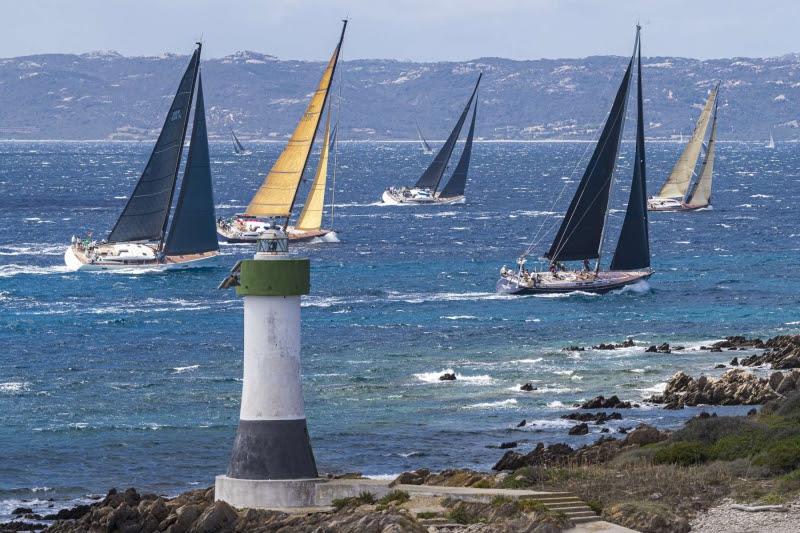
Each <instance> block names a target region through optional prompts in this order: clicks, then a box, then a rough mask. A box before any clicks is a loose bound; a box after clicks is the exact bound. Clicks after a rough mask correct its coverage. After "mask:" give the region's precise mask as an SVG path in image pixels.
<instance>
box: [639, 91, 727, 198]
mask: <svg viewBox="0 0 800 533" xmlns="http://www.w3.org/2000/svg"><path fill="white" fill-rule="evenodd" d="M718 92H719V83H718V84H717V86H716V87H714V89H713V90H712V91H711V93H710V94H709V95H708V99H707V100H706V104H705V106H703V111H702V112H701V113H700V118H698V119H697V125H696V126H695V128H694V132H693V133H692V137H691V139H689V142H688V143H687V144H686V147H685V148H684V149H683V152H681V155H680V157H679V158H678V161H677V162H676V163H675V166H674V167H673V168H672V172H671V173H670V175H669V177H668V178H667V181H666V182H665V183H664V185H663V186H662V187H661V190H660V191H659V193H658V195H657V196H653V197H651V198H649V199H648V200H647V210H648V211H693V210H696V209H702V208H705V207H708V206H709V205H711V180H712V176H713V172H714V151H715V145H716V142H717V93H718ZM709 122H711V133H710V135H709V137H708V144H707V145H704V144H703V141H704V140H705V137H706V131H707V130H708V125H709ZM704 146H705V147H706V156H705V159H704V160H703V163H702V166H701V170H700V176H699V177H698V178H697V181H696V182H695V184H694V186H692V187H691V190H690V185H691V183H692V178H693V177H694V175H695V172H694V169H695V166H696V165H697V160H698V159H699V158H700V152H701V150H702V149H703V147H704Z"/></svg>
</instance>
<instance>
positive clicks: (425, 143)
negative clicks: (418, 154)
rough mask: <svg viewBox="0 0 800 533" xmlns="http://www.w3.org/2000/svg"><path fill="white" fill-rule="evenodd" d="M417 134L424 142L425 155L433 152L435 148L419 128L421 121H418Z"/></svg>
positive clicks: (423, 150)
mask: <svg viewBox="0 0 800 533" xmlns="http://www.w3.org/2000/svg"><path fill="white" fill-rule="evenodd" d="M416 124H417V136H418V137H419V142H420V143H421V144H422V153H423V154H425V155H431V154H433V148H431V145H430V144H428V141H426V140H425V137H423V135H422V130H421V129H419V123H418V122H417V123H416Z"/></svg>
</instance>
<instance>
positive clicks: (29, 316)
mask: <svg viewBox="0 0 800 533" xmlns="http://www.w3.org/2000/svg"><path fill="white" fill-rule="evenodd" d="M254 148H255V153H254V155H252V156H250V157H245V158H239V157H235V156H233V155H232V154H230V153H229V151H230V148H229V146H228V144H227V143H225V144H218V145H212V167H213V168H212V170H213V173H214V177H215V190H216V198H217V204H218V212H219V214H232V213H234V212H236V211H238V210H241V209H242V207H243V206H244V205H245V204H246V201H247V199H248V198H249V196H250V194H251V193H252V191H253V190H254V189H255V187H256V186H257V184H258V183H260V181H261V179H262V178H263V175H264V172H265V170H266V169H267V168H268V166H269V164H270V163H271V162H272V161H273V160H274V158H275V156H276V155H277V153H278V150H279V148H280V147H279V146H278V145H275V144H261V145H254ZM631 149H632V145H631V144H626V145H625V146H624V151H625V155H626V156H627V158H628V159H627V160H623V161H622V163H623V168H622V169H621V170H620V173H619V175H620V176H625V177H626V178H625V179H626V180H627V176H629V170H628V167H627V166H626V163H627V161H629V160H630V157H631V154H630V151H631ZM149 150H150V146H149V145H147V144H124V143H113V144H112V143H0V309H2V313H0V346H2V350H0V362H2V364H1V365H0V422H1V423H0V515H3V514H5V513H7V512H8V511H9V510H10V508H11V507H13V506H15V505H16V503H18V501H19V500H20V499H35V500H36V502H39V503H38V504H37V505H39V506H40V507H44V506H47V505H49V504H48V503H47V499H49V498H55V499H56V500H57V501H56V502H55V504H54V505H56V506H58V505H62V502H63V501H64V500H65V499H69V498H81V497H84V496H86V495H87V494H91V493H97V492H102V491H105V490H106V489H107V488H109V487H111V486H119V487H123V486H129V485H135V486H137V487H139V488H143V489H148V490H157V491H164V492H175V491H179V490H185V489H187V488H190V487H192V486H194V485H203V486H206V485H209V484H211V483H212V480H213V476H214V475H215V474H218V473H223V472H224V471H225V469H226V464H227V460H228V453H229V451H230V446H231V443H232V440H233V435H234V430H235V425H236V422H237V420H238V399H239V393H240V387H241V381H240V378H241V371H242V355H241V344H242V323H241V320H242V313H241V301H240V300H239V299H237V298H236V297H235V296H234V294H233V292H232V291H219V290H216V289H215V287H216V285H217V284H218V282H219V281H220V280H221V279H222V278H223V277H224V275H225V274H226V273H227V271H228V269H229V267H230V266H231V265H232V264H233V262H234V261H235V260H236V259H238V258H241V257H244V256H245V255H247V254H249V253H251V250H250V249H249V248H248V247H247V246H223V247H222V252H223V255H222V256H221V257H219V258H218V259H215V260H214V261H213V262H211V263H210V264H209V266H208V267H206V268H202V269H198V270H195V271H188V272H174V273H147V274H139V275H133V274H109V273H99V274H77V273H69V272H66V270H65V268H64V267H63V260H62V253H63V249H64V246H65V244H66V243H67V242H69V238H70V236H71V235H72V234H73V233H82V232H85V231H86V230H87V229H93V230H94V231H95V232H96V234H98V235H103V234H105V233H106V232H107V231H108V229H109V228H110V227H111V225H112V224H113V222H114V220H115V218H116V216H117V214H118V212H119V211H120V209H121V208H122V206H123V204H124V201H125V200H124V197H125V196H126V195H127V194H129V192H130V190H131V188H132V184H133V182H134V181H135V180H136V179H137V178H138V175H139V172H140V170H141V168H142V166H143V165H144V163H145V159H146V157H147V155H148V153H149ZM585 150H586V145H585V144H526V143H508V144H478V145H476V147H475V150H474V154H473V166H472V169H471V178H470V183H469V189H468V195H469V200H468V202H467V203H466V205H451V206H443V207H441V208H420V207H382V206H379V205H376V201H377V200H378V199H379V197H380V193H381V192H382V190H383V189H384V188H385V187H386V186H389V185H398V184H410V183H412V182H413V180H415V179H416V177H417V176H418V174H419V173H420V172H421V170H422V169H423V166H424V164H425V161H426V159H427V158H426V157H425V156H423V155H422V154H421V153H419V149H418V147H417V145H416V144H343V145H341V153H340V156H339V161H340V164H341V168H340V171H339V173H338V176H337V186H338V189H339V192H338V193H337V197H336V203H337V204H338V207H337V208H336V228H337V229H338V230H339V237H340V239H341V243H339V244H317V245H314V244H310V245H305V246H303V247H298V249H299V251H301V252H302V253H305V254H307V255H308V256H310V257H311V258H312V260H313V261H312V269H313V272H312V283H313V289H312V294H311V295H310V296H309V297H307V298H305V299H304V302H303V306H304V307H303V358H304V384H305V394H306V400H307V414H308V418H309V424H310V431H311V434H312V438H313V443H314V447H315V452H316V456H317V461H318V464H319V466H320V469H321V470H322V471H362V472H365V473H367V474H372V475H381V474H383V475H388V474H394V473H397V472H400V471H402V470H404V469H408V468H414V467H420V466H429V467H432V468H442V467H456V466H462V467H473V468H484V469H485V468H488V467H490V466H491V464H492V463H493V462H494V461H495V460H496V459H497V458H498V457H499V456H500V455H501V452H500V450H497V449H494V448H490V447H491V446H496V445H497V444H499V443H500V442H502V441H507V440H519V441H524V440H527V441H528V444H527V445H532V443H535V442H537V441H539V440H543V441H548V442H553V441H567V442H570V443H573V444H582V443H586V442H589V441H591V440H593V439H595V438H596V437H597V434H596V433H592V434H590V435H589V436H586V437H567V436H566V432H567V428H568V427H569V426H570V424H568V423H566V422H563V421H561V420H559V418H558V417H559V415H560V414H563V413H564V412H566V410H567V408H568V407H569V406H570V405H571V404H572V403H573V402H575V401H577V400H580V399H584V398H589V397H592V396H595V395H597V394H600V393H604V394H608V393H616V394H618V395H620V396H621V397H623V398H625V399H632V400H641V399H642V398H644V397H645V396H648V395H649V394H651V393H652V391H655V390H658V387H659V386H660V385H661V384H663V383H664V381H665V380H666V379H667V378H668V377H669V376H670V375H671V374H672V373H673V372H675V371H676V370H678V369H685V370H687V371H690V372H695V373H697V372H700V371H708V373H709V374H711V375H713V374H715V373H718V372H720V371H713V370H712V371H709V368H710V367H712V366H713V364H714V363H718V362H724V361H727V360H728V359H730V357H731V354H718V353H717V354H710V353H707V352H698V351H693V350H691V348H696V347H697V346H699V345H700V344H702V343H704V342H706V343H707V342H709V341H711V340H713V339H718V338H720V337H722V336H724V335H727V334H752V335H761V336H765V335H774V334H778V333H786V332H793V331H796V330H797V329H798V324H800V311H798V305H797V304H798V300H799V298H798V294H800V279H798V276H797V264H798V259H800V253H799V252H798V249H799V248H800V229H798V209H797V207H796V205H797V203H798V200H799V199H800V198H799V197H800V188H798V178H799V177H800V158H798V155H797V154H798V150H797V148H796V145H793V144H791V145H779V146H778V148H777V149H776V150H774V151H769V150H766V149H764V148H763V147H760V146H755V145H743V144H719V145H718V161H717V169H718V171H717V181H716V184H715V195H714V208H713V209H711V210H707V211H702V212H696V213H688V214H687V213H683V214H663V213H662V214H654V215H652V218H651V222H652V223H651V240H652V246H651V247H652V250H653V265H654V267H655V269H656V270H657V273H656V275H654V276H653V277H652V278H651V280H650V282H649V285H641V286H637V287H634V288H630V289H628V290H624V291H619V292H617V293H612V294H609V295H606V296H602V297H598V296H588V295H581V294H575V295H570V296H562V297H558V298H544V297H526V298H519V297H504V296H498V295H496V294H495V293H494V283H495V280H496V278H497V272H498V269H499V268H500V266H501V265H502V264H504V263H506V264H512V263H513V261H514V259H515V258H516V257H517V255H518V254H519V253H520V251H521V250H522V249H524V248H525V246H526V243H527V242H528V241H529V240H530V238H531V236H532V235H534V234H535V233H536V231H537V230H538V229H539V227H540V226H541V224H542V222H543V221H545V219H547V220H548V221H549V223H550V224H549V226H552V225H553V222H557V216H556V219H553V218H552V217H550V218H548V217H549V214H550V213H552V212H553V207H552V204H553V200H554V199H555V198H556V197H557V196H558V193H559V191H560V190H561V189H562V187H563V185H564V181H565V180H569V176H570V175H571V172H572V169H573V168H574V166H575V161H576V159H577V158H578V157H580V156H581V154H583V153H584V151H585ZM648 150H649V161H648V164H649V176H650V180H649V181H650V183H649V187H650V189H651V190H652V189H655V188H656V186H657V185H660V182H661V180H662V179H663V177H664V176H665V175H666V173H667V172H668V171H669V169H670V168H671V164H672V162H673V161H674V159H675V157H677V152H678V151H679V147H678V146H677V145H676V144H658V143H654V144H649V145H648ZM578 177H579V176H573V177H572V179H573V183H569V184H567V185H568V189H567V192H566V193H565V195H564V196H563V197H562V198H561V201H560V203H559V205H558V206H557V208H556V209H555V211H557V212H561V211H563V209H564V208H565V206H566V203H567V202H568V200H569V196H570V195H571V193H572V190H573V189H572V188H574V186H575V183H574V181H575V180H577V178H578ZM626 198H627V190H620V191H619V194H618V197H617V198H616V199H615V200H614V203H615V207H616V208H617V209H622V205H621V203H622V202H624V201H625V199H626ZM622 215H623V212H622V211H615V212H613V213H612V217H611V220H612V224H614V225H617V226H618V225H619V224H620V223H621V219H622ZM552 234H553V232H552V231H551V232H550V235H552ZM609 235H610V238H611V244H610V245H609V246H608V249H609V251H610V250H611V248H612V246H613V241H614V239H615V235H616V233H615V231H614V230H613V229H612V230H610V232H609ZM548 244H549V241H548V240H547V239H544V240H543V241H542V243H541V244H540V245H539V247H538V248H537V249H538V250H539V251H540V252H543V251H544V249H545V248H546V247H547V245H548ZM626 337H632V338H634V339H635V340H636V341H637V342H638V343H639V346H637V347H636V348H633V349H625V350H616V351H610V352H601V351H592V350H588V351H586V352H581V353H568V352H564V351H562V348H563V347H564V346H567V345H573V344H578V345H583V346H587V345H591V344H593V343H595V344H596V343H599V342H611V341H621V340H623V339H624V338H626ZM662 341H669V342H672V343H678V344H683V345H686V346H687V347H689V348H690V350H688V351H686V352H684V353H681V354H674V355H651V354H645V353H643V347H644V346H646V345H648V344H651V343H656V342H662ZM445 370H453V371H455V372H456V373H457V374H458V377H459V379H458V380H457V381H456V382H447V383H443V382H439V381H438V379H437V378H438V376H439V375H440V374H441V373H442V372H443V371H445ZM528 381H530V382H533V383H534V384H535V385H536V386H537V387H538V390H537V391H536V392H533V393H522V392H519V391H518V390H517V389H518V387H519V385H520V384H521V383H524V382H528ZM694 412H695V411H694V410H686V411H682V412H680V411H679V412H665V411H662V410H659V409H655V408H651V407H643V408H641V409H633V410H632V411H631V412H629V413H624V414H625V419H624V420H623V421H621V422H612V423H611V424H609V427H611V428H616V427H618V426H620V425H624V426H633V425H635V424H636V423H637V422H639V421H643V420H646V421H649V422H651V423H653V422H654V423H657V424H660V425H665V426H674V425H676V424H679V423H680V422H681V421H682V420H683V419H685V418H686V417H688V416H691V415H692V414H694ZM523 418H525V419H527V420H528V421H529V422H530V421H533V422H534V424H535V425H532V426H531V425H529V426H527V427H526V428H523V429H520V430H517V429H515V425H516V424H517V423H518V422H519V421H520V420H521V419H523ZM592 430H593V432H594V431H597V430H599V428H594V427H593V428H592ZM527 445H526V446H527Z"/></svg>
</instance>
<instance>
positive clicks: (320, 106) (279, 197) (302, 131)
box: [245, 20, 347, 227]
mask: <svg viewBox="0 0 800 533" xmlns="http://www.w3.org/2000/svg"><path fill="white" fill-rule="evenodd" d="M343 22H344V24H343V26H342V33H341V36H340V37H339V42H338V44H337V45H336V48H335V49H334V52H333V55H332V56H331V58H330V60H329V61H328V65H327V67H326V68H325V71H324V72H323V74H322V78H321V79H320V81H319V84H318V85H317V89H316V91H315V92H314V94H313V96H312V97H311V100H310V101H309V103H308V106H307V107H306V111H305V113H304V114H303V116H302V117H301V118H300V121H299V122H298V123H297V126H296V127H295V130H294V133H292V137H291V138H290V139H289V142H288V143H287V145H286V147H285V148H284V149H283V151H282V152H281V154H280V156H278V159H277V161H275V164H274V165H273V166H272V169H271V170H270V171H269V174H267V176H266V178H265V179H264V182H263V183H262V185H261V187H259V189H258V191H256V194H255V195H254V196H253V198H252V199H251V200H250V204H249V205H248V206H247V210H246V211H245V213H246V214H248V215H250V216H256V217H280V218H283V217H285V222H284V227H286V226H288V224H289V218H290V217H291V214H292V209H293V208H294V203H295V200H296V199H297V191H298V188H299V186H300V181H301V180H302V177H303V173H304V172H305V169H306V166H307V165H308V158H309V155H310V153H311V149H312V147H313V145H314V140H315V138H316V135H317V130H318V129H319V123H320V120H321V118H322V113H323V112H324V110H325V104H326V102H327V100H328V94H329V92H330V88H331V83H332V82H333V79H334V78H333V76H334V74H335V70H336V65H337V62H338V59H339V52H340V50H341V48H342V42H343V40H344V34H345V30H346V29H347V21H346V20H345V21H343Z"/></svg>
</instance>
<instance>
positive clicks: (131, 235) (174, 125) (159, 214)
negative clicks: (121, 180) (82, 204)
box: [108, 43, 201, 250]
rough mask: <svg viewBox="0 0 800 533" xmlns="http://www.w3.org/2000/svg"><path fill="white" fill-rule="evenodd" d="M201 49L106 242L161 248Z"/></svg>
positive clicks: (186, 74)
mask: <svg viewBox="0 0 800 533" xmlns="http://www.w3.org/2000/svg"><path fill="white" fill-rule="evenodd" d="M200 48H201V47H200V45H199V43H198V47H197V49H196V50H195V51H194V53H193V54H192V57H191V59H190V60H189V65H188V66H187V67H186V70H185V71H184V73H183V76H182V77H181V81H180V84H179V85H178V90H177V91H176V93H175V97H174V98H173V100H172V104H171V105H170V108H169V111H168V112H167V116H166V118H165V119H164V125H163V126H162V127H161V132H160V133H159V135H158V139H157V140H156V143H155V145H154V146H153V151H152V152H151V153H150V158H149V159H148V161H147V165H146V166H145V168H144V170H143V171H142V175H141V176H140V177H139V180H138V181H137V182H136V186H135V187H134V189H133V192H132V193H131V196H130V198H128V201H127V203H126V204H125V208H124V209H123V210H122V213H121V214H120V216H119V218H118V219H117V222H116V223H115V224H114V227H113V229H112V230H111V233H109V235H108V242H136V241H159V246H158V247H159V250H160V249H161V246H162V245H163V239H164V232H165V231H166V226H167V222H168V220H169V213H170V209H171V206H172V195H173V193H174V190H175V181H176V180H177V177H178V169H179V168H180V162H181V154H182V151H183V141H184V139H185V137H186V128H187V124H188V120H189V109H190V107H191V104H192V97H193V94H194V84H195V82H196V79H197V69H198V68H199V65H200Z"/></svg>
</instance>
